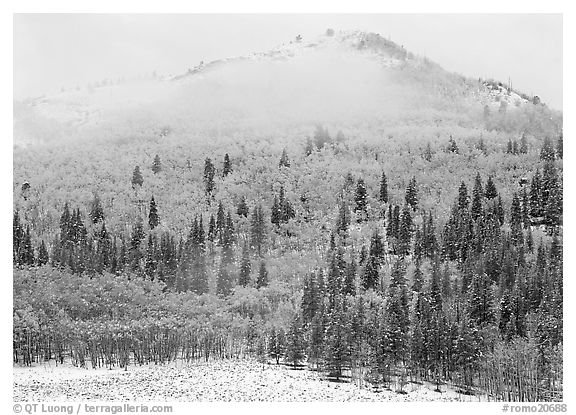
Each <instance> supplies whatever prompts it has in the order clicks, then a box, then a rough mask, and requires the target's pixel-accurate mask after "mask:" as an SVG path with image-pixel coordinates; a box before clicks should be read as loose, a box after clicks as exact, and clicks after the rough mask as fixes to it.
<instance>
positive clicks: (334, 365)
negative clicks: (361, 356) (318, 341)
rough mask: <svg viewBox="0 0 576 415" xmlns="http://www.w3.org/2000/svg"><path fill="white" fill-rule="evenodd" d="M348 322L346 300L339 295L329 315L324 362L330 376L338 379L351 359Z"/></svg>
mask: <svg viewBox="0 0 576 415" xmlns="http://www.w3.org/2000/svg"><path fill="white" fill-rule="evenodd" d="M347 323H348V322H347V320H346V313H345V311H344V300H343V298H342V296H338V297H337V298H336V301H335V305H334V308H333V309H332V311H331V312H330V315H329V316H328V324H327V328H326V338H325V349H324V364H325V368H326V370H327V371H328V376H333V377H335V378H336V380H340V377H342V372H343V370H344V369H346V368H348V367H349V365H350V360H351V350H350V343H349V341H348V340H349V336H348V332H349V327H348V324H347Z"/></svg>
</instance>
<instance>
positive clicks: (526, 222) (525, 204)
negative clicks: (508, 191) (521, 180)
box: [522, 188, 530, 229]
mask: <svg viewBox="0 0 576 415" xmlns="http://www.w3.org/2000/svg"><path fill="white" fill-rule="evenodd" d="M522 225H523V226H524V229H527V228H528V227H530V201H529V199H528V192H527V191H526V188H522Z"/></svg>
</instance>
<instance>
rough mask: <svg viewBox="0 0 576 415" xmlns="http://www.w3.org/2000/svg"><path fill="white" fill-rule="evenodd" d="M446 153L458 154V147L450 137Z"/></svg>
mask: <svg viewBox="0 0 576 415" xmlns="http://www.w3.org/2000/svg"><path fill="white" fill-rule="evenodd" d="M448 152H449V153H454V154H459V153H460V150H459V149H458V145H457V144H456V141H455V140H454V138H453V137H452V136H450V140H449V141H448Z"/></svg>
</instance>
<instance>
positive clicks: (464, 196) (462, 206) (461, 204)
mask: <svg viewBox="0 0 576 415" xmlns="http://www.w3.org/2000/svg"><path fill="white" fill-rule="evenodd" d="M458 209H459V210H468V188H467V187H466V184H465V183H464V182H462V183H460V188H459V189H458Z"/></svg>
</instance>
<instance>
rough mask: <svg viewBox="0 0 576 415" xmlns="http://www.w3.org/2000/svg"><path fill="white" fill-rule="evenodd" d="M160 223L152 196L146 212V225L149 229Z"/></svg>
mask: <svg viewBox="0 0 576 415" xmlns="http://www.w3.org/2000/svg"><path fill="white" fill-rule="evenodd" d="M159 224H160V217H159V216H158V208H157V207H156V201H155V200H154V196H152V199H150V213H149V214H148V225H150V229H154V228H155V227H156V226H158V225H159Z"/></svg>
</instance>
